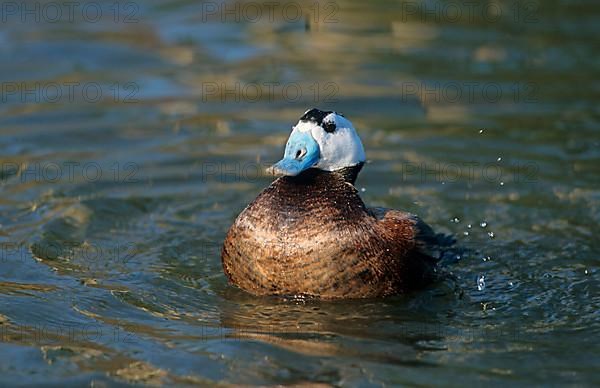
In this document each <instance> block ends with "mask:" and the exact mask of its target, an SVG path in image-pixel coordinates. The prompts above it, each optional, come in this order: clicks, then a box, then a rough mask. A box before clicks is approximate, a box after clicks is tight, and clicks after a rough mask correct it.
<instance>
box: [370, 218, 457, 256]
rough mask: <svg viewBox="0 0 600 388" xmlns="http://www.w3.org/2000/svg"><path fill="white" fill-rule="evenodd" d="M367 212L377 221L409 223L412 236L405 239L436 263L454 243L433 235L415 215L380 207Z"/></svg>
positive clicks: (441, 236)
mask: <svg viewBox="0 0 600 388" xmlns="http://www.w3.org/2000/svg"><path fill="white" fill-rule="evenodd" d="M368 211H369V213H370V214H371V215H372V216H373V217H375V218H376V219H377V220H378V221H383V222H385V221H387V220H394V221H396V222H404V223H406V222H408V223H410V224H411V225H412V228H411V229H412V236H406V237H408V238H410V239H411V240H413V241H414V243H415V248H416V250H417V251H418V252H419V253H422V254H424V255H425V256H428V257H430V258H432V259H435V260H436V261H437V260H439V259H440V258H441V257H442V255H443V253H444V251H445V250H446V249H448V248H449V247H451V246H452V245H454V243H455V242H456V240H455V239H454V237H452V236H449V235H445V234H443V233H435V232H434V231H433V229H432V228H431V227H430V226H429V225H427V224H426V223H425V221H423V220H422V219H421V218H419V217H418V216H416V215H415V214H412V213H408V212H403V211H400V210H394V209H387V208H382V207H375V208H369V209H368Z"/></svg>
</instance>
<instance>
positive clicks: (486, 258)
mask: <svg viewBox="0 0 600 388" xmlns="http://www.w3.org/2000/svg"><path fill="white" fill-rule="evenodd" d="M481 260H483V261H490V260H492V258H491V257H489V256H486V257H482V258H481Z"/></svg>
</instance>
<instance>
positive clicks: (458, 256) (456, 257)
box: [454, 255, 462, 260]
mask: <svg viewBox="0 0 600 388" xmlns="http://www.w3.org/2000/svg"><path fill="white" fill-rule="evenodd" d="M461 258H462V257H461V256H460V255H456V256H454V259H455V260H460V259H461Z"/></svg>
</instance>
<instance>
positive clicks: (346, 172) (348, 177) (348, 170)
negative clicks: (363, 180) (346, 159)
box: [334, 162, 365, 184]
mask: <svg viewBox="0 0 600 388" xmlns="http://www.w3.org/2000/svg"><path fill="white" fill-rule="evenodd" d="M364 165H365V163H364V162H360V163H359V164H357V165H354V166H350V167H344V168H341V169H339V170H335V171H334V172H335V173H338V174H340V175H341V176H342V177H344V180H345V181H346V182H348V183H351V184H354V182H355V181H356V178H357V177H358V173H359V172H360V170H361V169H362V168H363V166H364Z"/></svg>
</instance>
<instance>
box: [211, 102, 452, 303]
mask: <svg viewBox="0 0 600 388" xmlns="http://www.w3.org/2000/svg"><path fill="white" fill-rule="evenodd" d="M365 162H366V156H365V151H364V147H363V144H362V142H361V140H360V137H359V136H358V133H357V131H356V130H355V128H354V126H353V125H352V123H351V122H350V121H349V120H348V119H347V118H346V117H345V116H344V115H342V114H341V113H337V112H335V111H323V110H319V109H317V108H313V109H310V110H307V111H306V112H305V113H304V114H303V115H302V116H301V117H300V119H299V120H298V122H297V124H296V125H294V126H292V132H291V134H290V136H289V138H288V140H287V143H286V145H285V151H284V155H283V159H281V160H280V161H279V162H277V163H275V164H274V165H273V166H271V167H270V168H269V169H268V170H267V171H268V173H269V174H272V175H275V176H279V177H277V178H276V179H275V180H274V181H273V182H272V183H271V184H270V185H269V186H268V187H267V188H265V189H264V190H263V191H262V192H261V193H260V194H259V195H258V196H257V197H256V199H255V200H254V201H252V202H251V203H250V204H249V205H248V206H247V207H246V208H245V209H244V210H243V211H242V212H241V213H240V214H239V215H238V217H237V218H236V219H235V221H234V222H233V224H232V226H231V227H230V228H229V230H228V232H227V234H226V237H225V240H224V242H223V247H222V250H221V261H222V265H223V270H224V272H225V275H226V276H227V278H228V280H229V282H230V283H232V284H233V285H235V286H237V287H239V288H241V289H242V290H244V291H246V292H248V293H251V294H254V295H257V296H267V295H272V296H283V297H303V298H319V299H364V298H382V297H388V296H392V295H399V294H406V293H408V292H411V291H414V290H417V289H421V288H423V287H426V286H427V285H429V284H430V283H432V282H434V280H435V279H436V273H437V262H438V258H437V257H436V253H435V252H437V251H438V250H439V245H440V244H439V236H440V235H436V234H435V233H434V232H433V230H432V229H431V227H429V226H428V225H427V224H426V223H425V222H423V221H422V220H421V219H420V218H419V217H417V216H416V215H414V214H412V213H409V212H404V211H400V210H394V209H387V208H380V207H371V208H369V207H367V206H366V205H365V203H364V202H363V201H362V199H361V197H360V195H359V192H358V190H357V189H356V187H355V186H354V184H355V181H356V179H357V177H358V174H359V172H360V171H361V170H362V168H363V166H364V165H365Z"/></svg>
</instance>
